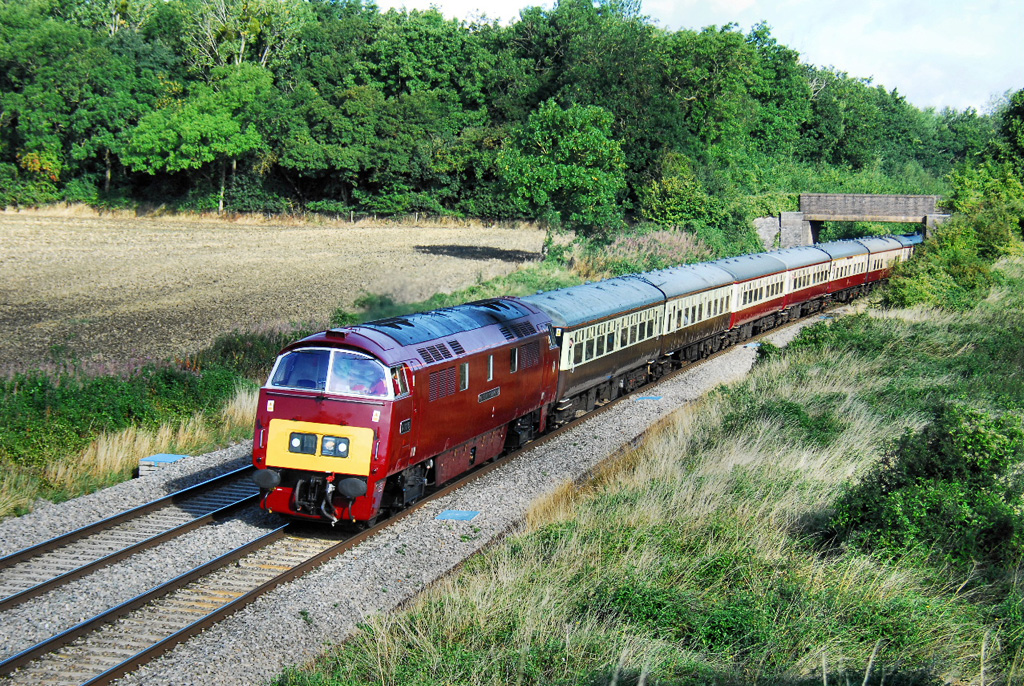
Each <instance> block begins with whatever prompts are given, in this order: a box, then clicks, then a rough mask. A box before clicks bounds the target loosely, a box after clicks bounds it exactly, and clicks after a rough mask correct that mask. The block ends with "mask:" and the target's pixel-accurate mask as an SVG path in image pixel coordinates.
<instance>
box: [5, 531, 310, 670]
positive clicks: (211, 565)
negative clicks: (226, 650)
mask: <svg viewBox="0 0 1024 686" xmlns="http://www.w3.org/2000/svg"><path fill="white" fill-rule="evenodd" d="M289 526H291V525H290V524H284V525H282V526H280V527H278V528H276V529H274V530H273V531H271V532H270V533H267V534H264V535H263V536H260V537H259V538H257V539H255V540H253V541H250V542H249V543H246V544H245V545H242V546H239V547H238V548H235V549H234V550H231V551H229V552H227V553H224V554H223V555H221V556H220V557H217V558H214V559H213V560H210V561H209V562H207V563H205V564H203V565H200V566H199V567H196V568H194V569H192V570H190V571H188V572H185V573H184V574H181V575H179V576H177V577H175V578H173V579H171V580H170V581H167V582H165V583H162V584H160V585H159V586H155V587H153V588H151V589H150V590H148V591H145V592H144V593H140V594H139V595H137V596H135V597H134V598H132V599H130V600H126V601H125V602H123V603H121V604H120V605H117V606H116V607H113V608H111V609H109V610H107V611H106V612H103V613H101V614H98V615H96V616H95V617H93V618H91V619H87V620H85V621H83V622H80V623H79V624H76V625H75V626H73V627H71V628H70V629H67V630H65V631H62V632H61V633H59V634H57V635H56V636H52V637H51V638H48V639H46V640H45V641H40V642H39V643H37V644H36V645H34V646H32V647H31V648H26V649H25V650H23V651H21V652H20V653H18V654H17V655H13V656H11V657H9V658H7V659H6V660H4V661H3V662H0V676H2V675H6V674H10V673H11V672H13V671H14V670H15V669H17V668H18V667H22V666H24V665H26V664H28V663H29V662H31V661H32V660H34V659H36V658H37V657H41V656H43V655H46V654H47V653H51V652H53V651H55V650H56V649H58V648H61V647H63V646H65V645H67V644H68V643H71V642H72V641H74V640H75V639H76V638H78V637H80V636H84V635H85V634H87V633H90V632H91V631H93V630H95V629H97V628H99V627H100V626H102V625H104V624H108V623H110V622H113V621H114V620H116V619H119V618H120V617H123V616H124V615H126V614H128V613H129V612H131V611H132V610H135V609H138V608H140V607H142V606H143V605H146V604H147V603H149V602H150V601H152V600H154V599H156V598H160V597H163V596H166V595H167V594H169V593H171V592H172V591H176V590H178V589H179V588H182V587H183V586H185V585H187V584H189V583H191V582H193V581H195V580H196V579H198V578H200V577H202V576H205V575H207V574H209V573H211V572H213V571H216V570H218V569H220V568H221V567H224V566H225V565H228V564H230V563H232V562H234V561H235V560H238V559H240V558H242V557H244V556H246V555H248V554H249V553H251V552H253V551H255V550H259V549H260V548H263V547H265V546H268V545H270V544H271V543H274V542H276V541H278V540H280V539H282V538H284V536H285V533H286V529H288V528H289Z"/></svg>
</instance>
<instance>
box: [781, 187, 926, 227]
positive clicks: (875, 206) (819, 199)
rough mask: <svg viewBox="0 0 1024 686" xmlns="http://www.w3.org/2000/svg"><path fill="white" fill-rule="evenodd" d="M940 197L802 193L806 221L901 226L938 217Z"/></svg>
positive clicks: (802, 207) (801, 207)
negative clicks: (901, 224)
mask: <svg viewBox="0 0 1024 686" xmlns="http://www.w3.org/2000/svg"><path fill="white" fill-rule="evenodd" d="M938 201H939V196H938V195H875V194H866V193H801V194H800V211H801V212H802V213H803V215H804V219H805V220H807V221H812V222H813V221H825V222H901V223H907V224H923V223H925V221H926V217H928V216H929V215H936V214H938V211H937V210H936V205H937V204H938Z"/></svg>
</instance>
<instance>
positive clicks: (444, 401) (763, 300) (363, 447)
mask: <svg viewBox="0 0 1024 686" xmlns="http://www.w3.org/2000/svg"><path fill="white" fill-rule="evenodd" d="M920 242H921V238H920V236H896V237H892V238H865V239H859V240H857V241H835V242H832V243H825V244H821V245H817V246H814V247H804V248H791V249H788V250H780V251H776V252H773V253H759V254H756V255H747V256H744V257H739V258H730V259H725V260H719V261H717V262H710V263H704V264H699V265H685V266H682V267H676V268H673V269H666V270H660V271H657V272H649V273H647V274H640V275H635V276H626V277H618V278H615V279H608V280H606V281H601V282H598V283H593V284H585V285H582V286H575V287H572V288H566V289H561V290H557V291H551V292H548V293H538V294H537V295H533V296H527V297H524V298H496V299H492V300H483V301H480V302H474V303H468V304H465V305H459V306H457V307H452V308H446V309H442V310H435V311H433V312H425V313H420V314H412V315H408V316H405V317H394V318H391V319H383V320H379V321H375V322H369V323H367V324H362V325H359V326H353V327H343V328H338V329H331V330H328V331H324V332H322V333H318V334H316V335H313V336H310V337H308V338H304V339H302V340H300V341H296V342H295V343H292V344H291V345H288V346H286V347H285V348H284V350H282V351H281V354H280V355H279V356H278V359H277V362H276V363H275V365H274V369H273V371H272V372H271V374H270V378H269V379H268V380H267V383H266V385H265V386H264V387H263V388H262V389H261V390H260V396H259V405H258V407H257V414H256V426H255V434H254V441H253V463H254V465H255V466H256V468H257V471H256V473H255V475H254V477H253V478H254V481H255V482H256V483H257V485H258V486H259V487H260V490H261V494H262V497H261V500H260V505H261V507H263V508H264V509H267V510H270V511H272V512H277V513H280V514H282V515H284V516H287V517H291V518H295V519H305V520H314V521H327V522H331V523H332V524H334V523H337V522H339V521H352V522H361V523H372V522H374V521H375V520H376V519H377V517H378V516H379V515H380V514H381V513H382V512H383V513H387V512H392V511H397V510H400V509H402V508H404V507H406V506H408V505H409V504H411V503H413V502H415V501H416V500H417V499H419V498H420V497H422V496H423V495H424V493H425V492H426V490H427V489H428V488H429V487H431V486H434V485H439V484H443V483H445V482H447V481H450V480H451V479H453V478H454V477H456V476H458V475H459V474H462V473H463V472H465V471H467V470H469V469H471V468H472V467H473V466H474V465H477V464H480V463H483V462H486V461H488V460H490V459H493V458H494V457H496V456H498V455H499V454H501V453H502V452H503V451H505V450H506V449H512V448H517V447H519V446H521V445H523V444H525V443H526V442H527V441H529V440H530V439H531V438H533V437H534V436H536V435H537V434H539V433H541V432H543V431H545V430H547V429H549V428H552V427H555V426H559V425H561V424H564V423H565V422H567V421H569V420H571V419H573V418H574V417H576V416H579V415H581V414H583V413H586V412H588V411H590V410H592V409H593V408H594V407H595V405H597V404H598V403H601V402H603V401H606V400H612V399H614V398H616V397H618V396H620V395H622V394H625V393H628V392H630V391H632V390H634V389H635V388H637V387H639V386H641V385H643V384H644V383H646V382H648V381H650V380H653V379H656V378H659V377H660V376H662V375H663V374H665V373H667V372H668V371H671V370H672V369H675V368H678V367H680V366H682V365H683V364H685V363H686V362H689V361H694V360H697V359H700V358H702V357H705V356H707V355H708V354H710V353H712V352H714V351H717V350H720V349H721V348H722V347H725V346H727V345H732V344H735V343H737V342H739V341H742V340H745V339H747V338H749V337H750V336H752V335H756V334H758V333H761V332H763V331H765V330H768V329H770V328H772V327H774V326H777V325H778V324H780V323H783V322H786V321H790V320H792V319H795V318H797V317H799V316H803V315H806V314H808V313H811V312H815V311H818V310H820V309H821V308H822V307H824V306H825V304H827V303H828V302H832V301H840V302H845V301H847V300H849V299H850V298H852V297H855V296H857V295H860V294H861V293H863V292H866V291H867V290H869V289H870V288H872V287H873V286H874V285H876V284H877V283H878V282H879V281H881V280H884V279H885V278H887V277H888V275H889V273H890V272H891V269H892V266H893V265H894V264H895V263H896V262H899V261H902V260H906V259H909V257H910V255H911V253H912V252H913V249H914V247H915V246H916V245H917V244H919V243H920Z"/></svg>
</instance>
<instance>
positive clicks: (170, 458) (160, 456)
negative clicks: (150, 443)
mask: <svg viewBox="0 0 1024 686" xmlns="http://www.w3.org/2000/svg"><path fill="white" fill-rule="evenodd" d="M186 457H188V455H172V454H170V453H157V454H156V455H150V456H149V457H144V458H142V459H141V460H139V462H152V463H154V464H155V463H157V462H164V463H170V462H177V461H178V460H183V459H185V458H186Z"/></svg>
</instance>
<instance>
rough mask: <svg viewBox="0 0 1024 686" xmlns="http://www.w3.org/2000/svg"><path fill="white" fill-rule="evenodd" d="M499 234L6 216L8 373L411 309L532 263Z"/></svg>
mask: <svg viewBox="0 0 1024 686" xmlns="http://www.w3.org/2000/svg"><path fill="white" fill-rule="evenodd" d="M543 241H544V233H543V232H542V231H539V230H536V229H525V228H521V229H511V228H498V227H483V226H478V227H472V228H465V227H444V228H438V227H418V226H416V227H414V226H364V225H360V224H349V223H347V222H337V223H329V224H311V223H309V224H296V225H291V224H273V223H271V222H266V223H259V224H242V223H233V222H230V221H223V222H219V221H211V220H207V219H203V220H188V219H167V218H160V219H150V218H116V219H112V218H103V217H84V218H83V217H70V218H64V217H54V216H43V215H42V214H37V213H30V212H24V213H17V212H12V211H8V212H0V373H2V372H9V371H18V370H20V369H24V368H26V367H33V366H40V365H47V364H48V363H61V362H64V361H70V360H74V359H77V360H81V361H83V362H87V363H99V364H107V363H109V364H111V365H113V366H114V367H116V366H118V365H119V364H122V363H123V362H124V361H126V360H137V359H149V358H155V359H162V358H166V357H173V356H185V355H187V354H189V353H191V352H194V351H196V350H199V349H201V348H202V347H204V346H206V345H208V344H209V343H210V342H212V341H213V340H214V338H216V337H217V336H218V335H219V334H222V333H227V332H230V331H232V330H235V329H238V330H255V329H259V328H261V327H274V326H280V325H288V324H290V323H309V322H317V323H319V324H320V325H322V324H323V323H325V322H326V321H327V320H328V318H329V317H330V314H331V313H332V312H333V311H334V309H335V308H337V307H339V306H343V307H347V306H350V305H351V303H352V301H353V300H354V299H355V298H357V297H358V296H359V295H361V294H363V293H381V294H386V295H390V296H392V297H394V298H395V299H396V300H399V301H407V302H415V301H418V300H423V299H425V298H427V297H429V296H431V295H433V294H434V293H437V292H442V291H443V292H447V291H451V290H454V289H457V288H460V287H464V286H468V285H470V284H472V283H474V282H476V281H477V280H479V279H488V278H492V277H494V276H498V275H500V274H505V273H508V272H510V271H512V270H513V269H514V268H515V267H516V265H517V264H519V263H522V262H525V261H529V260H532V259H536V258H537V257H538V256H539V253H540V250H541V247H542V245H543Z"/></svg>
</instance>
